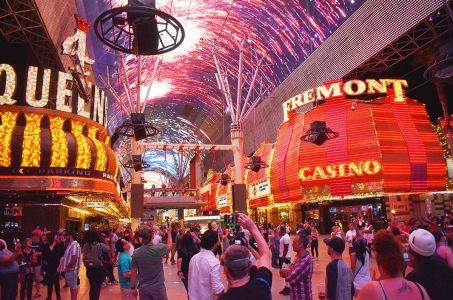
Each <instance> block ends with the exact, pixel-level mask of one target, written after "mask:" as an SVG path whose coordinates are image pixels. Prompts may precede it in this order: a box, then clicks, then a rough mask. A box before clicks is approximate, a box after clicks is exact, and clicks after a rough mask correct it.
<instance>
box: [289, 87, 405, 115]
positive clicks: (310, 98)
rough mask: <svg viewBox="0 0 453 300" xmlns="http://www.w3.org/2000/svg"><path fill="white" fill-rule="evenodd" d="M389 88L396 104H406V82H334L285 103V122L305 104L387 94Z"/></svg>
mask: <svg viewBox="0 0 453 300" xmlns="http://www.w3.org/2000/svg"><path fill="white" fill-rule="evenodd" d="M387 87H391V88H392V89H393V91H394V93H395V102H404V98H405V93H404V88H405V87H407V81H406V80H398V79H379V80H375V79H366V80H364V81H363V80H358V79H354V80H349V81H346V82H344V83H343V82H341V81H338V82H334V83H332V84H330V85H322V86H318V87H316V88H313V89H309V90H307V91H304V92H302V93H301V94H299V95H296V96H294V97H292V98H291V99H289V100H287V101H285V102H283V104H282V105H283V122H286V121H288V120H289V117H288V114H289V113H290V112H291V111H293V110H295V109H296V108H298V107H301V106H302V105H304V104H307V103H311V102H316V101H319V100H323V99H327V98H331V97H339V96H345V95H348V96H358V95H363V94H386V93H387Z"/></svg>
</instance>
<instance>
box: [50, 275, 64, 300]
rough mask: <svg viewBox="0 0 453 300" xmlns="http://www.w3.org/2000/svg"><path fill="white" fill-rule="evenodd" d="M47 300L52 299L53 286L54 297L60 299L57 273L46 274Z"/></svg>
mask: <svg viewBox="0 0 453 300" xmlns="http://www.w3.org/2000/svg"><path fill="white" fill-rule="evenodd" d="M46 276H47V298H49V299H52V290H53V287H54V286H55V295H56V296H57V299H61V296H60V274H58V273H54V274H52V273H47V274H46Z"/></svg>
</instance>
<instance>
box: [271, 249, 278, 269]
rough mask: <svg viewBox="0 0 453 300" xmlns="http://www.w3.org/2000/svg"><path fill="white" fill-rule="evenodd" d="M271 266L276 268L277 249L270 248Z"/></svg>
mask: <svg viewBox="0 0 453 300" xmlns="http://www.w3.org/2000/svg"><path fill="white" fill-rule="evenodd" d="M272 267H273V268H278V251H276V250H272Z"/></svg>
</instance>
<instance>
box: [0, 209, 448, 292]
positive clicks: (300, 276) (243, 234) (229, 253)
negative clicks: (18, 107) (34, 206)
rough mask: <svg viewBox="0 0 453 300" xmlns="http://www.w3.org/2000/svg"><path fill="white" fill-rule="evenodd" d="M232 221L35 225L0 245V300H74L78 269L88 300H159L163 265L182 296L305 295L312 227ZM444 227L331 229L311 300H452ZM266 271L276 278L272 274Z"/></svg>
mask: <svg viewBox="0 0 453 300" xmlns="http://www.w3.org/2000/svg"><path fill="white" fill-rule="evenodd" d="M237 218H238V222H237V223H236V224H235V226H234V227H230V226H229V225H225V226H224V227H223V228H221V226H218V225H217V224H216V223H212V224H211V223H210V224H209V225H208V228H207V230H206V231H204V232H203V233H202V231H203V230H202V228H200V226H190V227H183V226H181V225H180V224H179V223H172V224H167V225H164V226H160V227H159V226H156V225H154V226H141V227H139V228H137V229H136V230H135V231H132V230H131V229H122V228H121V229H117V228H102V227H100V228H91V229H90V230H89V231H87V232H85V234H84V235H83V237H82V236H81V237H80V238H78V237H77V236H76V234H75V233H73V232H69V231H65V230H62V229H61V230H58V231H55V232H52V231H47V230H41V229H40V228H39V227H36V228H35V230H33V232H32V234H31V236H30V237H27V238H25V239H23V240H22V241H18V240H13V241H12V242H13V243H14V246H13V247H9V245H8V243H7V242H6V241H4V240H0V283H1V299H4V300H15V299H16V298H17V296H18V295H19V297H20V299H25V298H27V299H31V298H39V297H40V294H41V293H43V291H42V290H43V286H46V287H47V294H46V298H47V299H49V300H50V299H52V296H53V294H55V297H56V299H61V294H60V281H61V282H63V280H64V285H65V286H67V287H68V288H69V289H70V295H71V300H76V299H77V297H78V286H79V283H80V279H79V275H80V274H79V273H80V269H81V265H82V264H83V265H84V266H85V268H86V277H87V279H88V281H89V286H90V290H89V298H90V300H94V299H99V297H100V294H101V290H102V287H103V286H107V285H117V284H118V285H119V289H120V291H121V298H122V299H137V297H139V298H140V299H146V300H148V299H162V300H165V299H167V291H166V287H165V276H164V268H163V265H164V264H168V263H169V262H170V263H171V264H173V265H175V267H176V268H177V270H178V272H177V275H178V276H179V278H180V280H181V282H182V283H183V285H184V287H185V289H186V291H187V296H188V298H189V299H191V300H205V299H206V300H209V299H234V300H239V299H247V300H250V299H271V298H272V292H271V291H272V283H273V280H284V282H285V286H284V288H283V289H282V290H281V291H280V293H281V294H282V295H287V296H290V299H296V300H297V299H312V295H313V282H312V276H313V270H314V262H315V261H316V260H317V259H318V257H319V251H318V247H319V239H320V238H321V235H320V233H319V232H318V229H317V228H316V226H314V225H313V224H311V223H309V222H305V223H303V224H296V228H295V230H293V231H292V230H291V228H290V227H289V226H288V225H287V224H285V223H281V224H279V225H278V226H272V225H271V224H262V225H260V226H258V225H257V224H255V223H254V222H253V221H252V220H251V219H250V218H249V217H248V216H247V215H245V214H238V216H237ZM452 221H453V220H450V219H449V218H448V217H443V218H435V217H430V218H426V219H424V220H421V222H417V221H416V220H409V221H408V222H407V223H406V222H393V223H391V224H390V225H389V226H388V227H387V228H386V229H381V230H379V231H376V232H375V230H374V228H373V226H372V224H371V223H370V222H368V220H367V219H366V217H365V218H364V217H359V218H353V219H351V220H350V223H349V224H348V231H347V232H346V233H344V231H343V229H342V227H341V225H340V224H336V225H335V226H333V227H332V232H331V234H330V237H329V238H325V239H323V241H324V243H325V245H326V247H327V252H328V255H329V257H330V262H329V263H328V264H327V266H326V269H325V282H324V284H323V285H322V286H323V288H322V289H320V290H318V296H319V299H334V300H343V299H345V300H350V299H353V298H355V299H359V300H365V299H366V300H368V299H388V300H391V299H421V300H423V299H433V300H437V299H453V250H452V249H453V222H452ZM294 232H295V235H294V236H293V237H291V236H290V235H291V234H294ZM9 249H12V250H11V251H10V250H9ZM346 249H347V251H346V252H347V256H348V259H345V257H344V252H345V250H346ZM293 253H294V255H293ZM115 266H117V272H114V269H115V268H114V267H115ZM222 267H223V268H222ZM273 268H276V269H280V271H279V275H280V278H273V276H272V274H273V273H272V269H273ZM222 270H223V273H224V275H225V278H226V279H227V282H228V286H227V287H225V286H224V284H223V282H222V280H221V278H222V277H221V272H222ZM116 278H118V281H117V280H116Z"/></svg>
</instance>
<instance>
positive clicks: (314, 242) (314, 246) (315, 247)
mask: <svg viewBox="0 0 453 300" xmlns="http://www.w3.org/2000/svg"><path fill="white" fill-rule="evenodd" d="M313 250H314V251H313ZM315 252H316V258H318V240H312V241H311V256H312V257H315Z"/></svg>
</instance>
